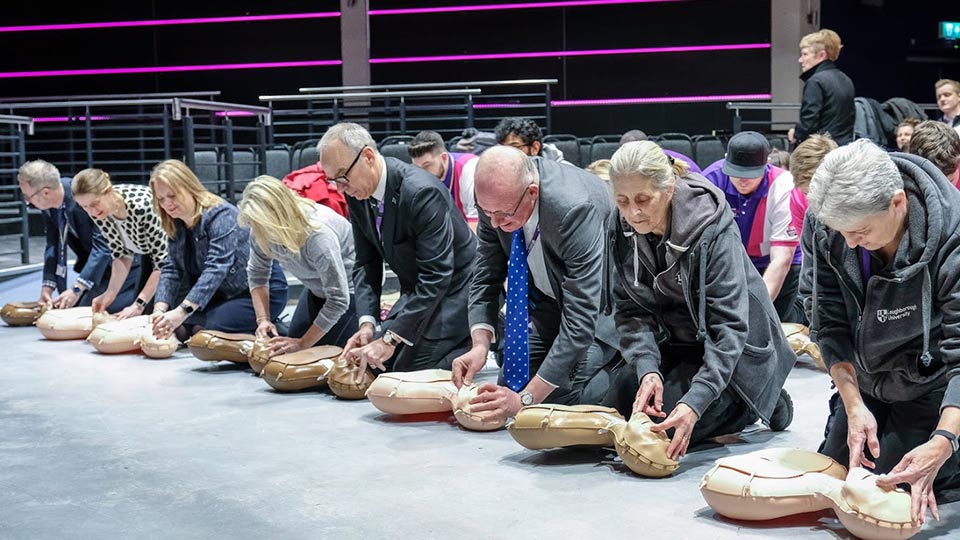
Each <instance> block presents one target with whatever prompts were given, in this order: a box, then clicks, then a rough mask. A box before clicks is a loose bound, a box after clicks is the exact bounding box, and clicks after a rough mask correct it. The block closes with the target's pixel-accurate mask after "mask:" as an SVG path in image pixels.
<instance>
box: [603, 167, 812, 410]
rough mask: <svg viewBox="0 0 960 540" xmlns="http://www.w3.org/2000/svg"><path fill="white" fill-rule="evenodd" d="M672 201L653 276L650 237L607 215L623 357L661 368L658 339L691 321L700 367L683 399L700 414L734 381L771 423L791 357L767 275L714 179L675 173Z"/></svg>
mask: <svg viewBox="0 0 960 540" xmlns="http://www.w3.org/2000/svg"><path fill="white" fill-rule="evenodd" d="M670 204H671V214H670V226H669V227H668V232H667V233H666V234H667V239H666V248H667V249H666V257H665V258H666V263H667V269H666V270H664V271H661V272H659V273H657V272H656V258H655V256H654V254H653V253H652V251H651V249H650V246H649V243H648V242H647V241H646V239H642V238H639V236H638V235H637V234H635V233H634V231H633V229H632V228H631V227H630V225H629V224H628V223H627V222H626V221H625V220H624V219H623V218H622V217H621V216H620V213H619V212H614V213H613V215H612V216H611V219H610V223H609V225H610V226H609V229H608V235H609V237H608V241H609V243H610V246H611V249H610V252H611V253H612V256H613V264H612V271H613V272H614V273H615V275H614V276H611V277H612V279H611V280H609V281H611V282H612V283H613V288H614V290H613V300H614V303H615V305H616V322H617V329H618V330H619V333H620V345H621V351H622V352H623V356H624V359H625V360H626V361H627V362H628V363H630V364H631V365H633V366H634V367H635V368H636V372H637V377H638V378H642V377H643V376H644V375H646V374H648V373H658V374H659V373H660V372H659V366H660V350H659V345H660V344H662V343H665V342H669V341H672V340H674V339H673V338H674V336H673V333H674V331H675V330H680V331H681V333H683V331H684V330H685V329H683V328H677V327H678V326H679V325H678V321H689V324H690V325H692V327H693V328H695V339H696V341H699V342H702V343H703V346H704V355H703V365H702V366H701V367H700V369H699V371H698V372H697V374H696V375H695V376H694V378H693V380H692V382H691V384H690V389H689V390H688V391H687V393H686V394H685V395H684V396H683V398H682V399H681V400H680V402H681V403H685V404H687V405H688V406H689V407H690V408H691V409H693V411H694V412H696V413H697V415H698V416H702V415H703V413H704V411H706V409H707V407H709V406H710V404H711V403H713V401H714V400H715V399H717V397H719V395H720V393H721V392H723V391H724V389H726V388H727V387H728V386H730V387H732V388H733V389H734V391H736V392H737V394H739V395H740V397H741V398H743V399H744V401H745V402H746V403H747V404H748V405H749V406H750V408H751V409H753V411H754V412H756V413H757V415H758V416H759V417H760V418H761V419H762V420H763V422H764V423H769V419H770V415H771V414H773V410H774V408H775V407H776V404H777V399H778V398H779V396H780V389H781V388H782V387H783V383H784V381H785V380H786V378H787V375H788V374H789V373H790V370H791V369H792V368H793V365H794V363H795V362H796V356H795V355H794V353H793V351H792V350H791V349H790V346H789V344H788V343H787V340H786V338H785V337H784V334H783V330H782V329H781V326H780V321H779V320H778V318H777V313H776V311H775V310H774V308H773V303H772V302H771V301H770V297H769V296H768V295H767V290H766V287H765V286H764V284H763V280H762V279H761V277H760V275H759V274H758V273H757V271H756V269H754V267H753V264H752V263H751V262H750V258H749V257H748V256H747V253H746V251H745V250H744V249H743V244H742V243H741V241H740V232H739V230H738V228H737V225H736V222H735V221H734V220H733V214H732V212H731V210H730V207H729V206H728V205H727V202H726V200H725V198H724V195H723V193H722V192H721V191H720V190H719V189H717V188H716V187H715V186H714V185H713V184H711V183H710V182H709V181H707V180H706V179H705V178H703V177H702V176H699V175H695V174H688V176H686V177H684V178H678V179H677V181H676V188H675V190H674V194H673V199H672V201H671V203H670ZM658 297H659V300H658ZM665 300H666V301H665ZM666 304H670V305H671V306H672V308H671V307H667V306H666ZM665 309H666V310H667V311H664V310H665ZM667 321H673V322H667ZM674 341H675V340H674ZM661 378H662V374H661Z"/></svg>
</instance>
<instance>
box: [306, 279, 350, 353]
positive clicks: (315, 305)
mask: <svg viewBox="0 0 960 540" xmlns="http://www.w3.org/2000/svg"><path fill="white" fill-rule="evenodd" d="M325 302H326V299H325V298H320V297H318V296H316V295H314V294H313V293H312V292H310V290H309V289H306V288H304V289H303V292H301V293H300V300H299V301H298V302H297V309H296V310H295V311H294V312H293V318H292V319H291V320H290V331H289V332H288V334H289V335H290V337H295V338H299V337H302V336H303V334H305V333H306V332H307V330H308V329H309V328H310V326H311V325H313V321H314V320H315V319H316V318H317V314H318V313H320V310H321V309H323V304H324V303H325ZM357 320H358V317H357V308H356V305H355V304H354V296H353V295H352V294H351V295H350V305H349V306H348V307H347V311H346V313H344V314H343V315H342V316H341V317H340V320H339V321H337V323H336V324H335V325H333V328H331V329H330V330H328V331H327V333H326V334H324V335H323V337H322V338H320V341H318V342H317V345H336V346H337V347H343V346H344V345H346V344H347V340H349V339H350V337H351V336H353V334H354V333H356V331H357V326H358V324H359V323H358V322H357Z"/></svg>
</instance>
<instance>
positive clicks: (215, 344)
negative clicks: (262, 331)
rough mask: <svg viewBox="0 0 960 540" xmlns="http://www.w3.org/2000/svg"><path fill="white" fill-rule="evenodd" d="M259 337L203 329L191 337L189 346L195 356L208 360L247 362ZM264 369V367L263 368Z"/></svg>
mask: <svg viewBox="0 0 960 540" xmlns="http://www.w3.org/2000/svg"><path fill="white" fill-rule="evenodd" d="M256 340H257V337H256V336H254V335H253V334H230V333H227V332H220V331H217V330H201V331H199V332H197V333H196V334H194V335H193V337H191V338H190V341H188V342H187V347H188V348H189V349H190V352H191V353H193V356H195V357H197V358H198V359H200V360H206V361H208V362H219V361H221V360H225V361H227V362H235V363H237V364H246V363H248V362H249V360H248V358H247V356H248V355H249V354H250V351H251V350H252V349H253V342H254V341H256ZM261 369H262V368H261Z"/></svg>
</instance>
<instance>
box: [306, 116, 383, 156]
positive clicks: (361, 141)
mask: <svg viewBox="0 0 960 540" xmlns="http://www.w3.org/2000/svg"><path fill="white" fill-rule="evenodd" d="M333 141H339V142H340V144H342V145H344V146H346V147H347V148H349V149H350V150H352V151H353V152H354V153H357V152H360V150H361V149H363V147H364V146H369V147H370V148H373V151H374V152H376V151H377V141H375V140H373V137H372V136H370V132H369V131H367V130H366V129H364V127H363V126H361V125H360V124H354V123H353V122H340V123H339V124H336V125H334V126H332V127H330V129H328V130H327V132H326V133H324V134H323V137H322V138H321V139H320V142H319V143H317V151H318V152H320V153H321V154H322V153H323V149H324V147H326V146H327V145H328V144H330V143H331V142H333Z"/></svg>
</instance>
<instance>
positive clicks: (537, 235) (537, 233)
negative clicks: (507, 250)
mask: <svg viewBox="0 0 960 540" xmlns="http://www.w3.org/2000/svg"><path fill="white" fill-rule="evenodd" d="M538 238H540V224H539V223H538V224H537V229H536V230H535V231H533V237H532V238H530V243H529V244H527V255H529V254H530V250H531V249H533V246H535V245H537V239H538Z"/></svg>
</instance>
